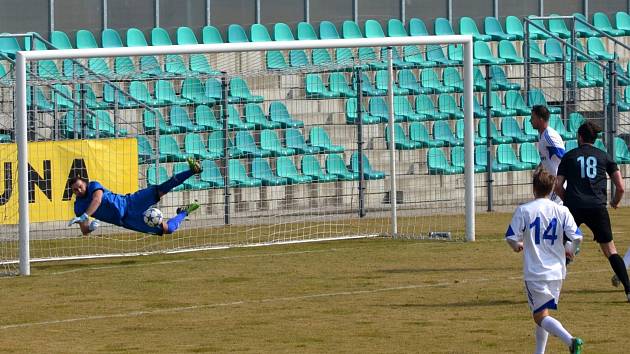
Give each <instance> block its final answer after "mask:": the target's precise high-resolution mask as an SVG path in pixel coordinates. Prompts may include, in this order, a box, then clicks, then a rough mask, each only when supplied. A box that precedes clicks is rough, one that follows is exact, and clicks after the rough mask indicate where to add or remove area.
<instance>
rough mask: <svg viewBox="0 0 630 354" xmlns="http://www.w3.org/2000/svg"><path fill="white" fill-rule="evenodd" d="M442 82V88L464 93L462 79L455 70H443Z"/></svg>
mask: <svg viewBox="0 0 630 354" xmlns="http://www.w3.org/2000/svg"><path fill="white" fill-rule="evenodd" d="M442 82H444V86H449V87H452V88H454V89H455V92H458V93H461V92H464V79H463V78H462V76H461V74H460V73H459V70H458V69H457V68H454V67H448V68H444V70H443V71H442Z"/></svg>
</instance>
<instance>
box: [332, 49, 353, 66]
mask: <svg viewBox="0 0 630 354" xmlns="http://www.w3.org/2000/svg"><path fill="white" fill-rule="evenodd" d="M355 61H356V60H355V57H354V53H353V52H352V49H350V48H337V49H335V62H336V63H337V64H338V65H354V64H355Z"/></svg>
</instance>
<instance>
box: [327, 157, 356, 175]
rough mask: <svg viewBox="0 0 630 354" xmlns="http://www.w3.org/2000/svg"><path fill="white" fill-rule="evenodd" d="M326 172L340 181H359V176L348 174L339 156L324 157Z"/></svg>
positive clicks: (352, 173)
mask: <svg viewBox="0 0 630 354" xmlns="http://www.w3.org/2000/svg"><path fill="white" fill-rule="evenodd" d="M326 171H327V172H328V173H329V174H331V175H334V176H336V177H337V179H339V180H342V181H353V180H358V179H359V174H358V173H355V172H350V171H349V170H348V167H347V166H346V163H345V162H344V160H343V157H342V156H341V155H339V154H330V155H327V156H326Z"/></svg>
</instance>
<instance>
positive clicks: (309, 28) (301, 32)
mask: <svg viewBox="0 0 630 354" xmlns="http://www.w3.org/2000/svg"><path fill="white" fill-rule="evenodd" d="M297 38H298V40H317V39H319V38H317V34H316V33H315V29H314V28H313V25H311V24H310V23H308V22H300V23H298V25H297Z"/></svg>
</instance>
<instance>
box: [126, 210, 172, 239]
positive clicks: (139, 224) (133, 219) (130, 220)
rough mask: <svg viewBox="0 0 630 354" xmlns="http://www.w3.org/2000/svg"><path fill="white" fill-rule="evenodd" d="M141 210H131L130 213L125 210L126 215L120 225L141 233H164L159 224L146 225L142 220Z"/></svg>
mask: <svg viewBox="0 0 630 354" xmlns="http://www.w3.org/2000/svg"><path fill="white" fill-rule="evenodd" d="M145 210H146V209H145ZM143 212H144V211H139V210H133V211H132V212H131V213H130V212H127V215H126V216H125V218H124V219H123V220H122V221H123V225H122V226H123V227H125V228H127V229H129V230H133V231H137V232H142V233H145V234H152V235H159V236H161V235H162V234H163V233H164V231H163V229H162V227H161V226H149V225H147V224H146V223H145V222H144V217H143V215H142V214H143Z"/></svg>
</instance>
